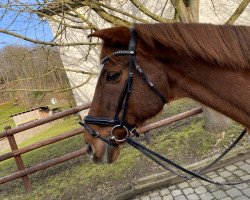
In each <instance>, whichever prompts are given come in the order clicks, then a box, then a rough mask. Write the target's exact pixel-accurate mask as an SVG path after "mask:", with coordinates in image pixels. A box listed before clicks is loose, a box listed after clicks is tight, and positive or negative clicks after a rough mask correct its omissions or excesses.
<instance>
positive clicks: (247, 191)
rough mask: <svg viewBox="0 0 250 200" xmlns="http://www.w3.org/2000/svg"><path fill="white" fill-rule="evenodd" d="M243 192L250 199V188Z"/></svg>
mask: <svg viewBox="0 0 250 200" xmlns="http://www.w3.org/2000/svg"><path fill="white" fill-rule="evenodd" d="M242 192H243V193H244V194H245V195H246V196H248V197H249V198H250V188H247V189H244V190H242Z"/></svg>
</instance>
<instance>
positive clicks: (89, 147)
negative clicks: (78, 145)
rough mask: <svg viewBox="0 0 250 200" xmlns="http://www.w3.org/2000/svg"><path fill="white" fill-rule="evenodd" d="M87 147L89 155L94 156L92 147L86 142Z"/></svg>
mask: <svg viewBox="0 0 250 200" xmlns="http://www.w3.org/2000/svg"><path fill="white" fill-rule="evenodd" d="M86 147H87V154H89V155H92V154H93V149H92V147H91V145H90V144H89V143H87V142H86Z"/></svg>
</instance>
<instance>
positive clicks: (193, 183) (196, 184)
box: [189, 180, 201, 188]
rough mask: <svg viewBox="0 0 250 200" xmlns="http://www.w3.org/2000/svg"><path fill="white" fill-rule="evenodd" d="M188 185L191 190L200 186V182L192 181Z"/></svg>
mask: <svg viewBox="0 0 250 200" xmlns="http://www.w3.org/2000/svg"><path fill="white" fill-rule="evenodd" d="M189 185H190V186H191V187H192V188H196V187H198V186H200V185H201V182H200V181H197V180H196V181H193V182H190V183H189Z"/></svg>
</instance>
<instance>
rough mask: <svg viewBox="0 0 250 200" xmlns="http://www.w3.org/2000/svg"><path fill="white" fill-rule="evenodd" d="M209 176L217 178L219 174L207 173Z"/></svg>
mask: <svg viewBox="0 0 250 200" xmlns="http://www.w3.org/2000/svg"><path fill="white" fill-rule="evenodd" d="M206 175H207V176H208V177H209V178H215V177H218V174H216V173H215V172H213V173H208V174H206Z"/></svg>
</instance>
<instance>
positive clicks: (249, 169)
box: [239, 163, 250, 172]
mask: <svg viewBox="0 0 250 200" xmlns="http://www.w3.org/2000/svg"><path fill="white" fill-rule="evenodd" d="M239 168H240V169H243V170H244V171H246V172H249V171H250V164H247V163H245V164H244V165H241V166H239Z"/></svg>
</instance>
